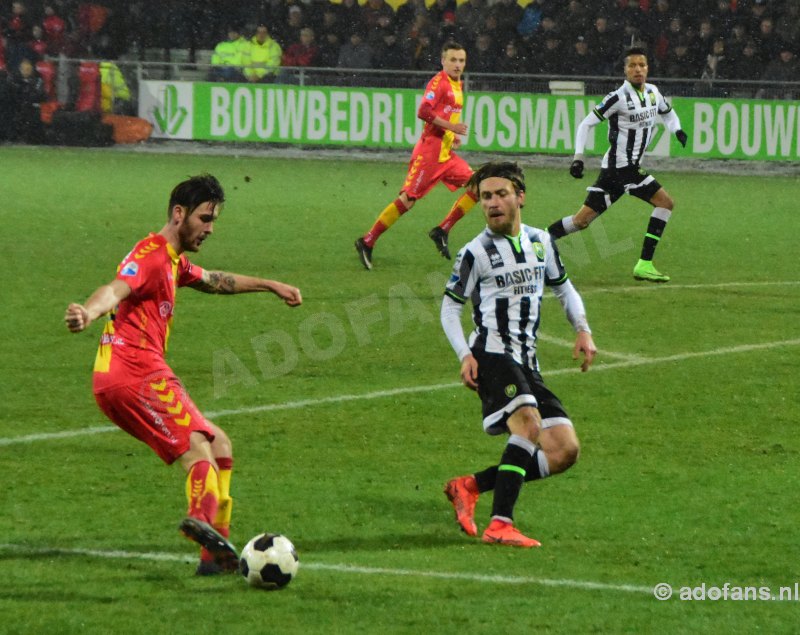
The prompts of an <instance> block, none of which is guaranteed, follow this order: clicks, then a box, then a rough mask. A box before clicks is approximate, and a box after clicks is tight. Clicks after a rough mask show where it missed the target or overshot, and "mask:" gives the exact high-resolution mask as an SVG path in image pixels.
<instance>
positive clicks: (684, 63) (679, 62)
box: [664, 37, 703, 78]
mask: <svg viewBox="0 0 800 635" xmlns="http://www.w3.org/2000/svg"><path fill="white" fill-rule="evenodd" d="M664 70H665V73H664V74H665V75H666V76H667V77H678V78H697V77H700V74H701V73H702V72H703V66H702V65H701V64H700V63H699V62H698V61H697V59H696V58H695V57H693V56H692V55H691V54H690V52H689V41H688V38H686V37H684V38H681V39H679V40H678V41H677V42H676V43H675V46H673V47H672V48H671V49H670V50H669V51H667V60H666V64H665V67H664Z"/></svg>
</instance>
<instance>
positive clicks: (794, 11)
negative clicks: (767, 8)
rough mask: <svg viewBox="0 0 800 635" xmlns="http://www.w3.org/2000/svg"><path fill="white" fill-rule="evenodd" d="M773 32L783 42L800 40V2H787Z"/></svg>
mask: <svg viewBox="0 0 800 635" xmlns="http://www.w3.org/2000/svg"><path fill="white" fill-rule="evenodd" d="M775 32H776V33H777V34H778V37H779V38H780V39H781V40H782V41H783V42H795V43H797V42H800V3H798V2H796V1H794V2H787V3H786V5H785V9H784V13H783V15H782V16H781V17H780V19H779V20H778V22H777V24H776V26H775Z"/></svg>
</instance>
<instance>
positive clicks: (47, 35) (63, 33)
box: [42, 4, 67, 56]
mask: <svg viewBox="0 0 800 635" xmlns="http://www.w3.org/2000/svg"><path fill="white" fill-rule="evenodd" d="M42 31H43V32H44V40H45V42H47V53H48V54H49V55H54V56H55V55H58V54H59V53H62V52H63V51H64V47H65V46H66V38H67V23H66V22H64V20H63V19H62V18H61V17H59V15H58V14H57V13H56V10H55V8H54V6H53V5H52V4H46V5H44V19H43V20H42Z"/></svg>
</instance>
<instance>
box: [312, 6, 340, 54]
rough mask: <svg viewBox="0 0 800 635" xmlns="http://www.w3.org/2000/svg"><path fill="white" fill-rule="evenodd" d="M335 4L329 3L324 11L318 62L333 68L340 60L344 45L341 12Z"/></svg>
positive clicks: (318, 42) (319, 38)
mask: <svg viewBox="0 0 800 635" xmlns="http://www.w3.org/2000/svg"><path fill="white" fill-rule="evenodd" d="M336 6H337V5H334V4H328V5H327V6H326V7H325V10H324V11H323V13H322V24H321V26H320V32H319V36H318V37H317V45H318V46H319V51H318V52H317V64H318V65H319V66H322V67H324V68H333V67H334V66H336V64H337V62H338V61H339V49H340V48H341V46H342V40H341V36H340V33H341V32H342V30H343V29H342V26H341V24H340V23H339V13H338V12H337V11H336Z"/></svg>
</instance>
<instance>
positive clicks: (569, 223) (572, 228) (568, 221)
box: [561, 216, 578, 234]
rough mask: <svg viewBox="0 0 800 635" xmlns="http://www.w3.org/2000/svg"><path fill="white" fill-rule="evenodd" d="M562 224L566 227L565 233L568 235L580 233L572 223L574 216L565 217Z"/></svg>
mask: <svg viewBox="0 0 800 635" xmlns="http://www.w3.org/2000/svg"><path fill="white" fill-rule="evenodd" d="M561 224H562V225H564V231H565V232H567V233H568V234H574V233H575V232H576V231H578V228H577V227H575V223H574V222H573V221H572V216H565V217H564V218H562V219H561Z"/></svg>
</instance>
